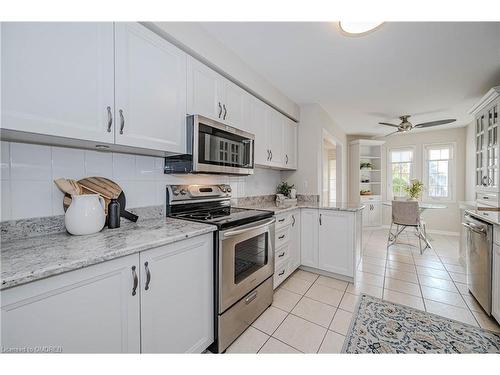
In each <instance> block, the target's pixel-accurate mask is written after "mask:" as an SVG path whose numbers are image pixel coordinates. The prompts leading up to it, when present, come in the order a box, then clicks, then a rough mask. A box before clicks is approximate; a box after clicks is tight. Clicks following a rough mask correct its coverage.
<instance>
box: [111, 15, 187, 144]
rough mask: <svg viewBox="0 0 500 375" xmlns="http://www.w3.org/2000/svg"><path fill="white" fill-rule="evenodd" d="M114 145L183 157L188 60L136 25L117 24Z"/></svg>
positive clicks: (170, 45)
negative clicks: (168, 152)
mask: <svg viewBox="0 0 500 375" xmlns="http://www.w3.org/2000/svg"><path fill="white" fill-rule="evenodd" d="M115 36H116V43H115V51H116V52H115V53H116V55H115V56H116V58H115V64H116V70H115V72H116V76H115V77H116V90H115V92H116V111H115V113H116V121H115V124H116V125H115V139H116V143H117V144H120V145H125V146H133V147H140V148H146V149H154V150H161V151H170V152H179V153H184V152H185V151H186V54H185V53H184V52H183V51H181V50H180V49H178V48H177V47H175V46H173V45H172V44H170V43H169V42H167V41H166V40H165V39H163V38H161V37H159V36H158V35H156V34H155V33H153V32H152V31H150V30H148V29H146V28H145V27H143V26H142V25H140V24H138V23H117V24H116V29H115Z"/></svg>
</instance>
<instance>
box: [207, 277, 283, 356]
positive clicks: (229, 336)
mask: <svg viewBox="0 0 500 375" xmlns="http://www.w3.org/2000/svg"><path fill="white" fill-rule="evenodd" d="M272 303H273V278H272V277H270V278H268V279H267V280H266V281H264V282H263V283H262V284H260V285H259V286H258V287H257V288H255V289H254V290H253V291H251V292H250V293H248V294H247V295H245V296H244V297H243V298H242V299H241V300H240V301H239V302H237V303H236V304H235V305H234V306H233V307H231V308H230V309H229V310H227V311H226V312H225V313H224V314H222V315H220V316H219V328H218V345H217V346H218V349H219V352H223V351H224V350H226V349H227V347H228V346H229V345H231V343H232V342H233V341H234V340H236V338H237V337H238V336H239V335H241V334H242V333H243V332H244V331H245V330H246V329H247V328H248V326H249V325H250V324H252V323H253V322H254V320H255V319H257V317H258V316H259V315H260V314H262V312H264V310H265V309H267V308H268V307H269V306H270V305H271V304H272Z"/></svg>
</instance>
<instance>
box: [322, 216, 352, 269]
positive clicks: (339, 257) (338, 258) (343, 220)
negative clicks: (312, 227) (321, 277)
mask: <svg viewBox="0 0 500 375" xmlns="http://www.w3.org/2000/svg"><path fill="white" fill-rule="evenodd" d="M319 214H320V225H319V266H318V268H319V269H322V270H325V271H329V272H333V273H337V274H339V275H344V276H349V277H354V241H353V237H354V236H353V229H354V214H352V213H346V212H339V211H331V210H320V213H319Z"/></svg>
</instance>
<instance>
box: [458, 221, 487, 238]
mask: <svg viewBox="0 0 500 375" xmlns="http://www.w3.org/2000/svg"><path fill="white" fill-rule="evenodd" d="M462 225H463V226H464V227H466V228H467V229H469V230H471V231H472V232H475V233H478V234H480V235H482V236H485V237H486V236H487V233H486V230H485V229H484V228H483V227H480V226H479V225H476V224H474V223H462Z"/></svg>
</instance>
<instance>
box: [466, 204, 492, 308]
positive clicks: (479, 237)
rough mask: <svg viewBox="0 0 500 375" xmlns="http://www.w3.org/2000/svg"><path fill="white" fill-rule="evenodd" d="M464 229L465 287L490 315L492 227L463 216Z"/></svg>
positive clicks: (468, 216)
mask: <svg viewBox="0 0 500 375" xmlns="http://www.w3.org/2000/svg"><path fill="white" fill-rule="evenodd" d="M462 225H463V226H464V227H465V229H466V231H465V232H466V246H465V252H466V259H467V286H468V288H469V291H470V292H471V293H472V295H473V296H474V297H475V298H476V300H477V301H478V302H479V304H480V305H481V306H482V308H483V309H484V311H485V312H486V313H487V314H488V315H491V267H492V258H493V225H492V224H489V223H487V222H485V221H482V220H479V219H477V218H475V217H472V216H471V215H468V214H465V215H464V222H463V223H462Z"/></svg>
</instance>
